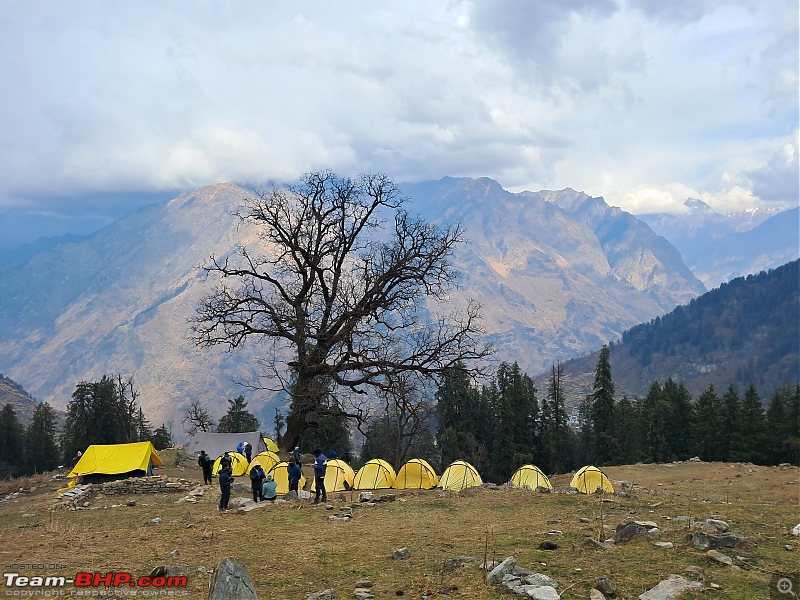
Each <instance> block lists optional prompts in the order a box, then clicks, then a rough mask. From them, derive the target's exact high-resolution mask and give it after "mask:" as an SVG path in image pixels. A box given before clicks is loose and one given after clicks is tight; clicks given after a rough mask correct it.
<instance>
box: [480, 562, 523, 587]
mask: <svg viewBox="0 0 800 600" xmlns="http://www.w3.org/2000/svg"><path fill="white" fill-rule="evenodd" d="M516 566H517V559H516V558H514V557H513V556H509V557H508V558H507V559H505V560H504V561H503V562H501V563H500V564H499V565H497V566H496V567H495V568H494V569H492V570H491V571H490V572H489V574H488V575H487V576H486V580H487V581H488V582H489V583H502V582H503V577H505V576H506V575H508V574H510V573H511V572H512V571H513V570H514V567H516Z"/></svg>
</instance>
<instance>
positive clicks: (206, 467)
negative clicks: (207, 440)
mask: <svg viewBox="0 0 800 600" xmlns="http://www.w3.org/2000/svg"><path fill="white" fill-rule="evenodd" d="M197 464H198V465H200V468H201V469H202V470H203V483H207V484H208V485H211V467H212V466H214V461H213V460H212V459H211V457H210V456H209V455H208V454H206V451H205V450H200V456H198V457H197Z"/></svg>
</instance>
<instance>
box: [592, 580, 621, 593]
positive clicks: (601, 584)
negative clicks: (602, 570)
mask: <svg viewBox="0 0 800 600" xmlns="http://www.w3.org/2000/svg"><path fill="white" fill-rule="evenodd" d="M594 587H596V588H597V589H598V590H599V591H600V592H602V593H603V595H604V596H613V595H614V594H616V593H617V584H615V583H614V582H613V581H612V580H611V579H609V578H608V577H598V578H597V579H595V581H594Z"/></svg>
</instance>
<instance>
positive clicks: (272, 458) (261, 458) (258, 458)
mask: <svg viewBox="0 0 800 600" xmlns="http://www.w3.org/2000/svg"><path fill="white" fill-rule="evenodd" d="M256 462H258V464H260V465H261V468H262V469H264V473H269V470H270V469H271V468H272V467H274V466H275V465H277V464H278V463H279V462H281V458H280V456H278V455H277V454H275V453H274V452H270V451H269V450H265V451H264V452H259V453H258V454H256V455H255V456H254V457H253V460H251V461H250V464H249V465H248V466H247V471H248V473H249V472H250V469H252V468H253V465H254V464H255V463H256Z"/></svg>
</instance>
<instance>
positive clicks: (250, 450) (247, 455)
mask: <svg viewBox="0 0 800 600" xmlns="http://www.w3.org/2000/svg"><path fill="white" fill-rule="evenodd" d="M252 454H253V446H252V445H251V444H250V442H245V443H244V457H245V458H246V459H247V464H248V465H249V464H250V461H251V460H253V459H252V458H251V455H252Z"/></svg>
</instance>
